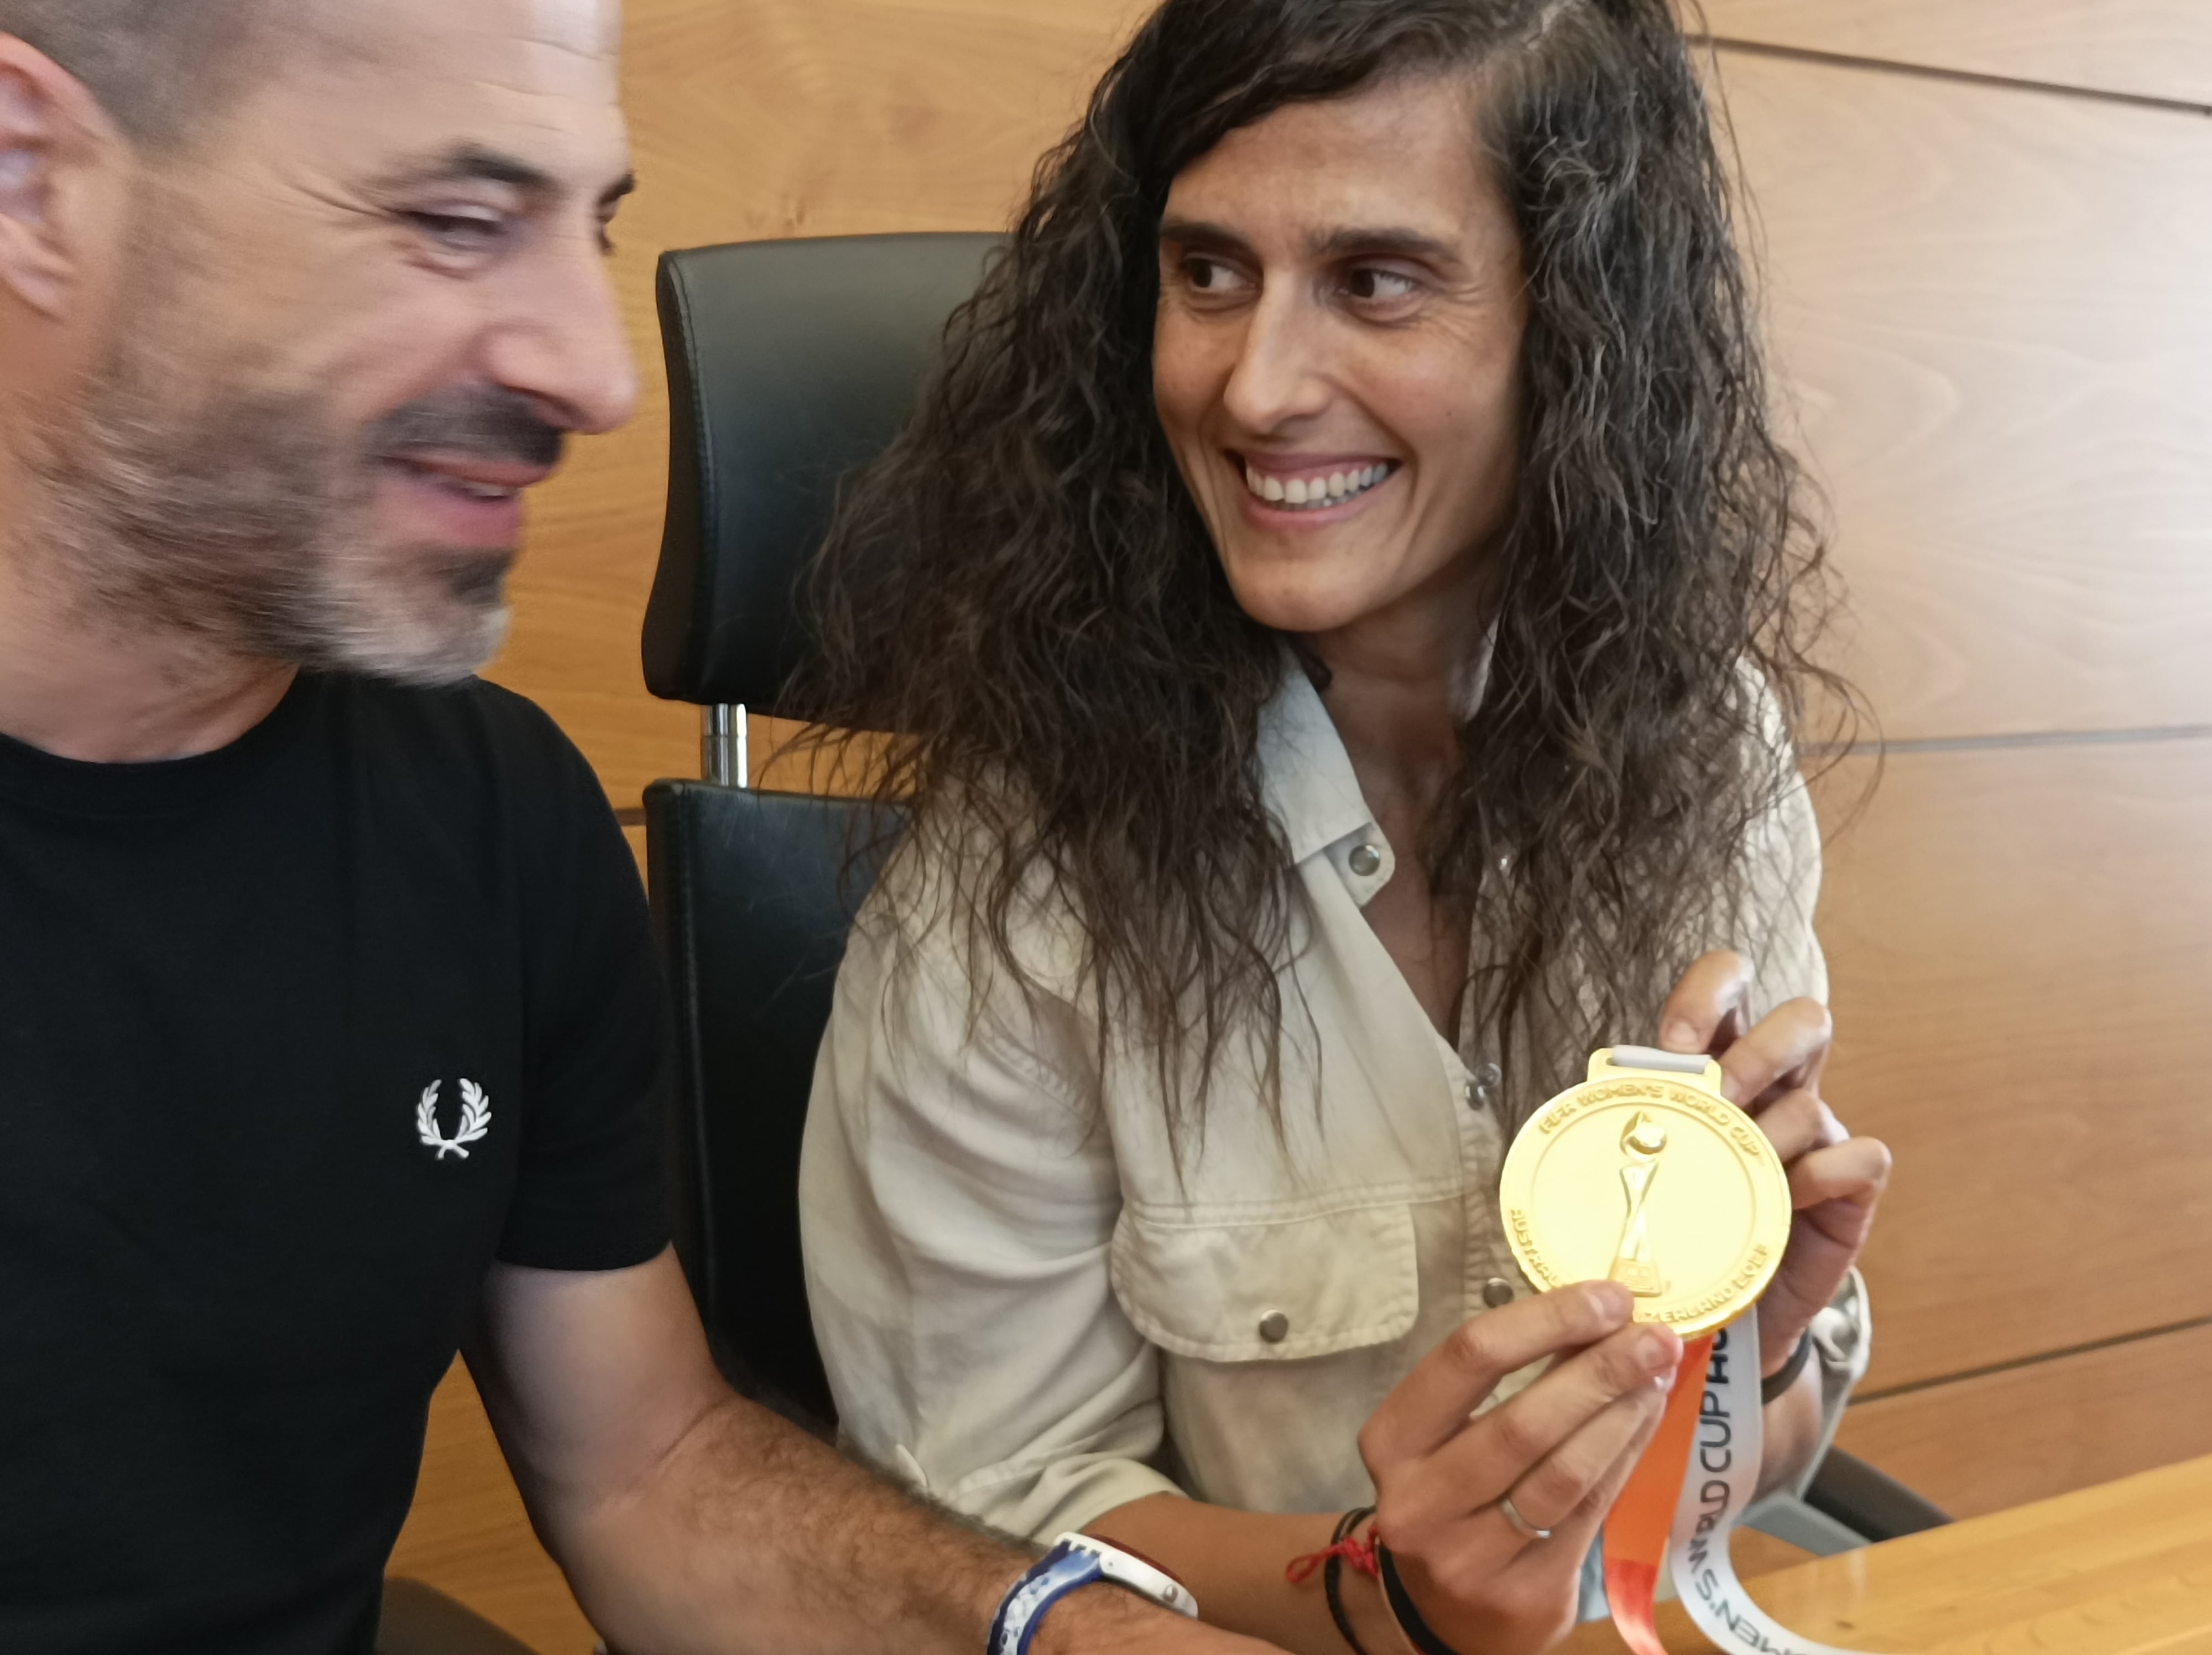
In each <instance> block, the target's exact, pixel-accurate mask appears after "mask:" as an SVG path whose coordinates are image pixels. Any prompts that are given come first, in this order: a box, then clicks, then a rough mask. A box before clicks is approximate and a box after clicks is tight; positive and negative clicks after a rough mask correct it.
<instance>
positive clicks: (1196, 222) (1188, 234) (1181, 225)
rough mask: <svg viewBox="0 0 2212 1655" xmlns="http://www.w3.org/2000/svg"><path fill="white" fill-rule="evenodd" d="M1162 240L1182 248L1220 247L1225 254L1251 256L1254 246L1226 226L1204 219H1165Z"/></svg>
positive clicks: (1161, 232)
mask: <svg viewBox="0 0 2212 1655" xmlns="http://www.w3.org/2000/svg"><path fill="white" fill-rule="evenodd" d="M1160 240H1163V241H1172V242H1174V243H1175V244H1176V246H1182V247H1218V248H1220V249H1221V250H1222V251H1223V252H1225V253H1244V254H1247V255H1249V254H1250V253H1251V252H1252V244H1251V243H1250V242H1249V241H1248V240H1245V238H1244V237H1243V236H1241V235H1239V234H1237V232H1236V231H1234V230H1232V229H1231V228H1229V227H1228V226H1227V225H1226V224H1216V223H1212V222H1209V221H1207V220H1206V219H1202V218H1164V219H1162V220H1161V221H1160Z"/></svg>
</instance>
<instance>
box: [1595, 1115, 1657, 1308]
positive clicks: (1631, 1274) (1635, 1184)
mask: <svg viewBox="0 0 2212 1655" xmlns="http://www.w3.org/2000/svg"><path fill="white" fill-rule="evenodd" d="M1620 1147H1621V1151H1622V1153H1624V1154H1626V1156H1627V1157H1628V1164H1627V1165H1626V1166H1624V1167H1622V1168H1621V1169H1620V1182H1621V1185H1622V1187H1623V1188H1625V1189H1626V1190H1627V1191H1628V1222H1627V1223H1626V1225H1624V1226H1622V1228H1621V1232H1620V1250H1618V1251H1617V1252H1615V1253H1614V1254H1613V1269H1611V1270H1610V1271H1609V1272H1607V1274H1608V1275H1610V1276H1611V1277H1612V1279H1613V1281H1618V1282H1619V1283H1620V1285H1621V1286H1622V1287H1626V1288H1627V1289H1628V1291H1629V1292H1631V1293H1634V1294H1635V1295H1636V1296H1637V1297H1638V1299H1656V1298H1657V1297H1658V1296H1659V1295H1660V1294H1661V1293H1665V1292H1666V1291H1667V1281H1666V1278H1665V1277H1664V1276H1662V1275H1660V1274H1659V1267H1658V1265H1657V1264H1656V1263H1653V1262H1652V1258H1651V1226H1650V1223H1649V1222H1648V1215H1647V1214H1645V1212H1644V1208H1645V1206H1646V1204H1647V1203H1649V1202H1650V1199H1651V1181H1652V1179H1654V1178H1656V1177H1658V1176H1659V1158H1660V1156H1662V1155H1663V1154H1665V1153H1667V1131H1666V1129H1665V1128H1664V1127H1662V1126H1661V1125H1660V1124H1659V1123H1657V1122H1656V1121H1655V1120H1653V1119H1652V1118H1651V1117H1650V1116H1649V1115H1648V1114H1646V1113H1644V1111H1643V1110H1638V1111H1637V1114H1636V1118H1635V1119H1633V1120H1632V1121H1631V1122H1629V1123H1628V1125H1627V1126H1626V1129H1623V1130H1622V1132H1621V1135H1620Z"/></svg>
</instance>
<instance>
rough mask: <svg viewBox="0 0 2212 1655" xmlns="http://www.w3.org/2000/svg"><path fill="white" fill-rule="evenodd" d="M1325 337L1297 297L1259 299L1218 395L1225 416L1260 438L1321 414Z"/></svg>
mask: <svg viewBox="0 0 2212 1655" xmlns="http://www.w3.org/2000/svg"><path fill="white" fill-rule="evenodd" d="M1325 332H1326V330H1325V328H1324V327H1323V326H1322V318H1321V317H1319V316H1318V315H1316V313H1315V310H1314V307H1313V306H1312V305H1310V303H1307V302H1305V301H1304V299H1303V297H1302V295H1298V294H1297V293H1295V292H1292V291H1283V290H1277V291H1274V292H1269V293H1267V294H1265V295H1262V297H1261V300H1260V302H1259V303H1258V304H1256V305H1255V306H1254V307H1253V308H1252V312H1251V319H1250V320H1249V322H1248V323H1247V325H1246V326H1245V330H1244V337H1243V341H1242V344H1241V346H1240V348H1239V350H1238V351H1237V366H1236V368H1235V369H1234V370H1233V371H1232V372H1231V374H1230V376H1229V384H1228V386H1227V388H1226V389H1225V391H1224V392H1223V395H1222V401H1223V405H1224V406H1225V410H1226V411H1227V412H1228V414H1229V416H1230V417H1231V418H1232V419H1234V420H1235V421H1236V422H1237V423H1238V424H1239V425H1241V426H1243V428H1244V429H1246V430H1248V431H1251V432H1254V433H1265V432H1268V431H1273V430H1277V429H1280V428H1281V427H1283V426H1284V425H1286V424H1289V423H1292V422H1294V421H1296V420H1297V419H1300V418H1302V417H1310V416H1312V415H1316V414H1319V413H1321V412H1322V411H1324V410H1325V409H1326V408H1327V407H1328V400H1329V395H1330V392H1329V383H1328V369H1327V364H1326V362H1325V361H1324V356H1325V353H1326V341H1325V339H1324V338H1323V335H1324V333H1325Z"/></svg>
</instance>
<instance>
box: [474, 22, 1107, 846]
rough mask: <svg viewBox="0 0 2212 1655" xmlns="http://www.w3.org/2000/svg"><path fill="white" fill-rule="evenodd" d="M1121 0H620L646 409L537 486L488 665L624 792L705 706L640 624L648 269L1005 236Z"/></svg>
mask: <svg viewBox="0 0 2212 1655" xmlns="http://www.w3.org/2000/svg"><path fill="white" fill-rule="evenodd" d="M1143 9H1144V8H1142V7H1141V6H1139V5H1136V4H1133V3H1127V0H630V3H629V8H628V12H627V33H626V55H625V60H624V74H623V79H624V86H625V95H626V102H627V106H628V108H629V118H630V125H631V133H632V142H633V145H634V148H635V158H636V167H637V172H638V178H639V181H640V186H641V187H640V189H639V192H638V194H637V196H636V198H635V199H634V200H632V201H631V202H630V203H629V204H627V205H626V206H625V208H624V209H623V216H622V220H621V222H620V223H619V224H618V225H617V227H616V232H615V240H616V248H617V251H616V254H615V258H614V262H613V267H612V268H613V276H614V281H615V284H616V287H617V290H618V292H619V293H620V295H621V298H622V302H623V311H624V313H625V315H626V316H627V317H628V319H629V329H630V335H631V339H632V342H633V345H634V348H635V350H636V353H637V356H638V361H639V365H640V367H641V368H642V369H643V371H644V395H643V399H642V401H641V405H640V411H639V414H638V417H637V418H636V419H635V421H634V422H633V423H631V424H630V425H629V427H628V428H627V429H623V430H622V431H620V432H617V433H616V434H615V435H612V436H608V437H602V438H598V439H595V440H592V441H586V442H581V443H579V444H577V445H576V447H575V449H574V455H573V457H572V459H571V461H570V463H569V465H568V469H567V470H566V471H565V472H563V474H562V476H561V477H560V478H556V480H555V481H554V482H553V483H552V484H549V485H548V486H547V487H546V488H544V490H539V491H538V498H537V499H536V500H535V502H534V503H533V506H532V516H531V524H530V531H529V536H528V539H527V544H526V549H525V557H524V560H523V563H522V564H521V567H520V570H519V572H518V574H517V577H516V582H515V595H516V607H517V620H516V626H515V631H514V637H513V642H512V643H511V645H510V646H509V647H508V648H507V652H506V654H504V655H503V656H502V657H501V660H500V661H499V663H498V664H497V666H496V667H495V669H494V672H493V674H492V676H494V677H495V678H498V679H499V680H500V681H501V683H503V684H506V685H509V686H511V687H512V688H513V689H516V690H519V691H521V692H522V693H523V694H525V695H527V696H529V697H532V699H534V700H536V701H537V702H538V703H540V704H541V705H543V706H544V707H545V708H546V709H547V710H548V711H550V713H552V714H553V715H554V716H555V717H556V719H558V720H559V721H560V722H561V724H562V727H564V728H565V729H567V730H568V733H569V734H570V735H571V736H572V737H574V739H576V741H577V742H578V743H579V744H580V745H581V746H582V747H583V749H584V751H585V752H586V755H587V756H589V758H591V759H592V764H593V765H594V766H595V767H596V768H597V770H598V771H599V777H600V779H601V781H602V782H605V785H606V788H607V790H608V793H609V794H610V795H611V797H612V798H613V799H614V800H615V802H616V803H617V805H619V806H633V805H635V803H636V802H637V800H638V796H639V794H641V792H642V791H643V789H644V788H645V786H646V784H647V782H651V781H653V779H654V778H655V777H658V776H696V775H697V774H698V768H699V766H698V737H697V724H696V718H697V715H696V713H695V712H694V711H692V710H691V709H688V708H684V707H671V706H669V705H667V704H665V703H660V702H656V701H654V700H653V698H652V697H649V696H648V695H647V693H646V691H645V686H644V681H643V676H642V674H641V670H640V668H639V666H638V628H639V624H640V623H641V620H642V618H643V616H644V611H645V600H646V596H647V593H648V592H649V591H650V589H651V587H652V582H653V567H654V564H655V563H656V562H657V560H658V558H659V552H660V524H661V512H662V507H663V503H664V500H665V492H666V488H667V452H668V451H667V442H668V411H667V385H666V380H665V374H664V371H663V368H662V364H661V358H660V343H659V325H658V323H657V321H656V319H655V317H654V313H653V267H654V263H655V261H656V259H658V258H659V254H660V253H663V252H665V251H666V250H668V249H671V248H676V247H692V246H708V245H711V244H714V243H718V242H724V241H738V240H752V239H756V238H761V237H769V236H786V235H846V234H872V233H882V232H889V231H895V230H990V229H997V228H1001V227H1002V226H1003V225H1004V224H1005V223H1006V221H1007V219H1008V217H1009V216H1010V215H1011V214H1012V210H1013V209H1014V207H1015V206H1016V205H1017V204H1018V202H1019V200H1020V199H1021V198H1022V195H1023V193H1024V186H1025V185H1026V183H1027V181H1028V179H1029V175H1030V170H1031V168H1032V167H1034V166H1035V164H1036V159H1037V157H1038V155H1040V154H1042V151H1043V150H1044V149H1045V148H1046V147H1047V146H1048V145H1049V144H1051V143H1054V142H1056V141H1057V140H1058V139H1059V138H1060V137H1061V136H1062V135H1063V134H1064V133H1065V132H1066V130H1067V128H1068V127H1069V126H1070V125H1072V124H1073V122H1074V120H1075V119H1076V118H1077V116H1078V114H1079V113H1080V110H1081V108H1082V104H1083V100H1084V97H1085V94H1086V93H1087V92H1088V90H1089V88H1090V86H1091V82H1092V81H1093V80H1095V79H1096V77H1097V74H1098V72H1099V70H1102V69H1103V67H1104V66H1105V64H1106V63H1107V62H1108V61H1109V58H1110V57H1111V55H1112V52H1113V51H1114V48H1115V46H1116V44H1117V43H1118V42H1119V41H1120V40H1121V37H1122V35H1123V34H1124V33H1126V32H1127V29H1128V28H1129V27H1132V26H1133V23H1134V21H1135V20H1136V18H1137V17H1138V16H1139V15H1141V12H1142V10H1143Z"/></svg>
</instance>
